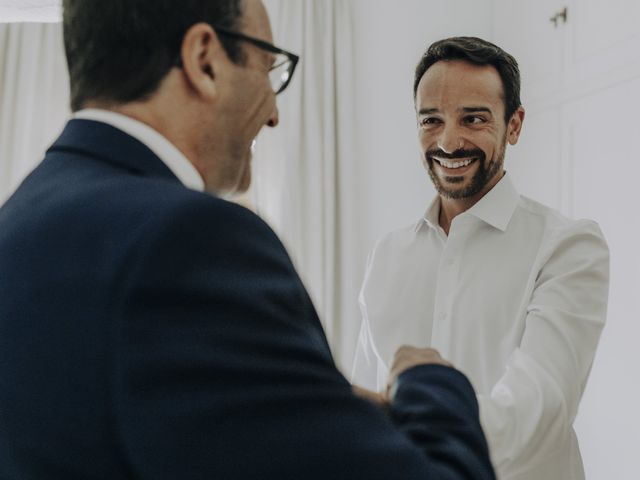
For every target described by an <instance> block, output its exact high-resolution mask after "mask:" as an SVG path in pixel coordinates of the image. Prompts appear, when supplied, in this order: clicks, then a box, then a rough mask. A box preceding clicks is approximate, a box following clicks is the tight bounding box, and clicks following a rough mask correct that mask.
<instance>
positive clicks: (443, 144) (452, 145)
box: [437, 125, 464, 153]
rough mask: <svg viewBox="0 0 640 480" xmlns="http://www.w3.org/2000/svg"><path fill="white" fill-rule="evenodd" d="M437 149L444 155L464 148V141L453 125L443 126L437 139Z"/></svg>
mask: <svg viewBox="0 0 640 480" xmlns="http://www.w3.org/2000/svg"><path fill="white" fill-rule="evenodd" d="M437 144H438V148H439V149H440V150H442V151H443V152H445V153H453V152H455V151H456V150H460V149H461V148H463V147H464V139H463V138H462V136H461V134H460V130H459V129H458V127H457V126H455V125H445V126H444V128H443V129H442V131H441V132H440V136H439V137H438V142H437Z"/></svg>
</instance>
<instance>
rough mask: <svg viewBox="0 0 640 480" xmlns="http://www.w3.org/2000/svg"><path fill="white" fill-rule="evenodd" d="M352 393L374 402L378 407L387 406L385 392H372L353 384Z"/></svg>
mask: <svg viewBox="0 0 640 480" xmlns="http://www.w3.org/2000/svg"><path fill="white" fill-rule="evenodd" d="M353 393H354V394H355V395H357V396H358V397H360V398H364V399H365V400H368V401H370V402H372V403H374V404H375V405H377V406H378V407H380V408H383V409H387V408H388V407H389V399H388V398H387V395H386V393H377V392H372V391H371V390H367V389H366V388H362V387H358V386H357V385H353Z"/></svg>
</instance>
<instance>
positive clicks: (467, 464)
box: [112, 195, 494, 480]
mask: <svg viewBox="0 0 640 480" xmlns="http://www.w3.org/2000/svg"><path fill="white" fill-rule="evenodd" d="M134 234H135V235H138V237H139V239H138V240H137V241H135V242H133V243H134V244H136V245H137V247H136V248H134V249H133V250H132V251H131V252H130V258H129V260H128V262H127V266H126V267H125V269H124V270H123V273H122V280H121V281H120V282H119V286H118V289H119V293H118V298H119V300H118V303H119V305H120V307H119V311H120V316H119V319H118V320H115V321H114V333H113V342H114V351H115V352H116V353H115V354H114V359H113V369H112V371H113V372H114V374H113V385H112V391H113V396H114V404H115V412H114V432H115V437H116V438H117V439H118V441H119V442H120V443H121V444H122V452H123V458H124V461H126V462H127V464H128V466H129V468H130V469H131V471H132V472H133V473H134V474H135V475H136V477H137V478H149V479H151V478H153V479H164V478H167V479H169V478H170V479H176V478H180V479H184V480H190V479H205V478H207V479H212V478H216V479H244V478H261V479H269V478H278V479H294V478H295V479H300V478H304V479H323V480H326V479H328V478H331V479H342V478H344V479H353V478H364V479H389V478H396V479H405V478H406V479H409V478H411V479H416V478H424V479H436V478H438V479H439V478H443V479H463V478H464V479H471V478H474V479H488V478H494V477H493V472H492V468H491V465H490V461H489V456H488V451H487V446H486V443H485V440H484V437H483V434H482V431H481V428H480V424H479V420H478V407H477V404H476V401H475V394H474V392H473V389H472V388H471V386H470V385H469V383H468V381H467V380H466V378H464V376H462V374H460V373H459V372H457V371H455V370H453V369H449V368H446V367H441V366H423V367H417V368H414V369H411V370H409V371H407V372H405V373H404V374H403V375H402V376H401V377H400V379H399V381H398V385H397V392H396V395H395V400H394V402H393V405H392V408H391V418H392V420H390V419H389V418H388V417H387V416H386V415H384V414H383V413H382V412H381V411H379V409H378V408H377V407H375V406H373V405H371V404H369V403H368V402H366V401H364V400H361V399H359V398H357V397H355V396H353V395H352V393H351V387H350V385H349V383H348V382H347V381H346V380H345V379H344V377H343V376H342V375H341V374H340V373H339V372H338V371H337V369H336V368H335V365H334V363H333V360H332V358H331V354H330V352H329V348H328V345H327V342H326V338H325V336H324V334H323V332H322V329H321V326H320V323H319V321H318V319H317V316H316V313H315V311H314V309H313V306H312V305H311V302H310V300H309V298H308V295H307V293H306V291H305V289H304V287H303V286H302V284H301V282H300V280H299V278H298V276H297V274H296V273H295V270H294V268H293V266H292V264H291V262H290V260H289V258H288V256H287V254H286V252H285V251H284V248H283V247H282V245H281V243H280V242H279V241H278V239H277V238H276V237H275V235H274V234H273V232H272V231H271V230H270V229H269V228H268V227H267V226H266V225H265V224H264V223H263V222H262V221H261V220H259V219H258V218H257V217H256V216H255V215H253V214H252V213H250V212H249V211H247V210H245V209H243V208H241V207H237V206H235V205H230V204H228V203H226V202H223V201H220V200H214V199H211V198H209V197H207V196H205V195H198V196H197V198H196V199H194V198H191V197H190V199H189V201H183V202H176V203H175V204H173V205H172V206H171V207H170V208H167V207H166V206H164V207H163V208H162V209H161V210H160V209H159V210H158V212H153V211H152V212H149V221H148V222H147V223H146V224H145V225H143V226H141V227H140V229H139V230H138V232H137V233H134ZM392 422H393V423H395V425H394V424H393V423H392Z"/></svg>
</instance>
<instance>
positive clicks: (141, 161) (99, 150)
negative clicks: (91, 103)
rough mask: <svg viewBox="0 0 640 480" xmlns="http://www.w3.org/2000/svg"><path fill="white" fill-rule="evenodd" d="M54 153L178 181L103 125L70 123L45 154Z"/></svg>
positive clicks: (141, 146)
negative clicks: (71, 154)
mask: <svg viewBox="0 0 640 480" xmlns="http://www.w3.org/2000/svg"><path fill="white" fill-rule="evenodd" d="M56 151H67V152H75V153H79V154H81V155H87V156H90V157H95V158H99V159H100V160H103V161H105V162H109V163H112V164H116V165H119V166H121V167H123V168H125V169H127V170H129V171H132V172H135V173H138V174H142V175H148V176H153V177H160V178H165V179H167V180H173V181H176V182H179V181H180V180H178V178H177V177H176V176H175V175H174V174H173V172H172V171H171V170H170V169H169V167H167V166H166V165H165V163H164V162H163V161H162V160H160V158H158V156H157V155H156V154H155V153H153V152H152V151H151V150H150V149H149V148H148V147H147V146H146V145H145V144H143V143H142V142H140V141H139V140H137V139H135V138H133V137H132V136H130V135H128V134H126V133H124V132H123V131H122V130H119V129H117V128H115V127H112V126H111V125H108V124H106V123H102V122H96V121H93V120H81V119H72V120H70V121H69V122H68V123H67V125H66V127H65V128H64V130H63V131H62V134H61V135H60V137H58V139H57V140H56V141H55V142H54V144H53V145H52V146H51V147H49V149H48V150H47V153H49V152H56Z"/></svg>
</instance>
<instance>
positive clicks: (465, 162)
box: [436, 158, 473, 168]
mask: <svg viewBox="0 0 640 480" xmlns="http://www.w3.org/2000/svg"><path fill="white" fill-rule="evenodd" d="M436 160H438V162H439V163H440V165H442V166H443V167H447V168H460V167H466V166H467V165H469V164H470V163H471V162H472V161H473V160H472V159H470V158H469V159H467V160H463V161H461V162H447V161H446V160H441V159H439V158H437V159H436Z"/></svg>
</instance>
